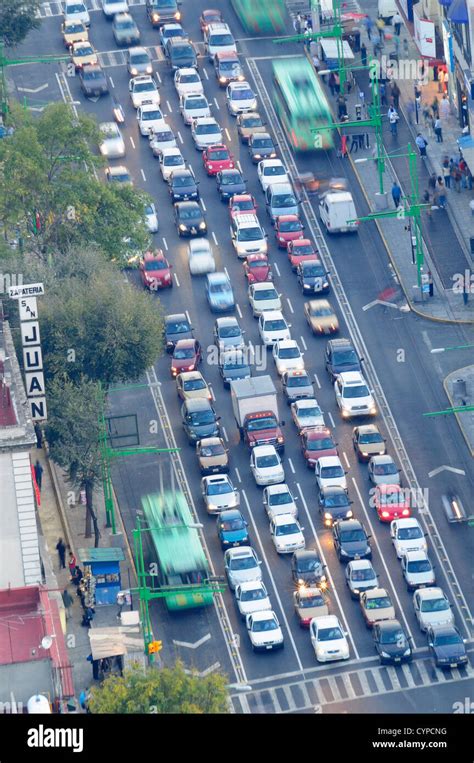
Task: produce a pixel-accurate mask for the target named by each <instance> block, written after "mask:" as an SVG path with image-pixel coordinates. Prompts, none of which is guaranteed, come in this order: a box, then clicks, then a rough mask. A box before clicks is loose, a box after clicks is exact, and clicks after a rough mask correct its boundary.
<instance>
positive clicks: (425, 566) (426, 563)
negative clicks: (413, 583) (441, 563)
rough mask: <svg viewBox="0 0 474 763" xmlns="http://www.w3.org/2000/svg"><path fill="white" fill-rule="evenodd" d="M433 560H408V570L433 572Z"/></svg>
mask: <svg viewBox="0 0 474 763" xmlns="http://www.w3.org/2000/svg"><path fill="white" fill-rule="evenodd" d="M431 570H432V567H431V562H430V560H429V559H418V560H416V561H410V562H407V572H415V573H416V572H431Z"/></svg>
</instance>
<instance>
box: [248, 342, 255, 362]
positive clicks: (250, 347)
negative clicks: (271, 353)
mask: <svg viewBox="0 0 474 763" xmlns="http://www.w3.org/2000/svg"><path fill="white" fill-rule="evenodd" d="M247 344H248V348H249V353H250V356H251V358H252V359H253V358H254V357H255V350H254V348H253V344H252V342H251V341H250V339H249V341H248V342H247Z"/></svg>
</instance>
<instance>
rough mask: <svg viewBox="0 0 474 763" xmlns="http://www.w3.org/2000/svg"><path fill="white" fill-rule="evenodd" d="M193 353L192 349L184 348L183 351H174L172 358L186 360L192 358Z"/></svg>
mask: <svg viewBox="0 0 474 763" xmlns="http://www.w3.org/2000/svg"><path fill="white" fill-rule="evenodd" d="M194 355H195V352H194V348H193V347H185V348H184V349H182V350H181V349H175V351H174V353H173V358H175V360H186V359H188V358H194Z"/></svg>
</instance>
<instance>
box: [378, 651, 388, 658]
mask: <svg viewBox="0 0 474 763" xmlns="http://www.w3.org/2000/svg"><path fill="white" fill-rule="evenodd" d="M380 656H381V657H386V658H388V659H390V655H389V653H388V652H380Z"/></svg>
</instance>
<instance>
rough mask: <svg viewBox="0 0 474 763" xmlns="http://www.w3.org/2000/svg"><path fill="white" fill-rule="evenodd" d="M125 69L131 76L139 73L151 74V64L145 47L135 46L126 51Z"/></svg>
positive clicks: (136, 75)
mask: <svg viewBox="0 0 474 763" xmlns="http://www.w3.org/2000/svg"><path fill="white" fill-rule="evenodd" d="M127 69H128V71H129V74H130V75H131V76H132V77H138V75H139V74H153V64H152V63H151V57H150V54H149V52H148V51H147V49H146V48H143V47H141V46H138V45H137V46H136V47H135V48H129V49H128V52H127Z"/></svg>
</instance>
